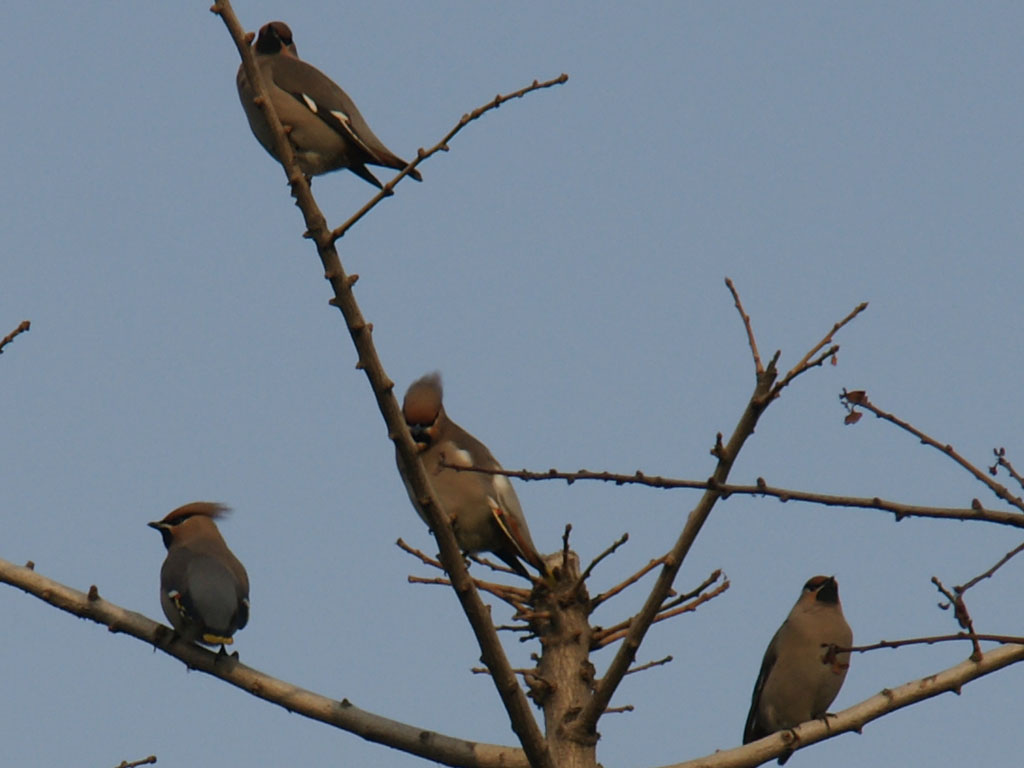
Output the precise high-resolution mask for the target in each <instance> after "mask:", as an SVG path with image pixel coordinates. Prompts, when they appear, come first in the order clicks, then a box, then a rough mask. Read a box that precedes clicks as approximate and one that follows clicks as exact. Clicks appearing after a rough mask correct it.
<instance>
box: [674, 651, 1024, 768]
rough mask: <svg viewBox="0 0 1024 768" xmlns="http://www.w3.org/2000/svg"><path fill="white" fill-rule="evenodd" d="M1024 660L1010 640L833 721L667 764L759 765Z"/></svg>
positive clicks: (703, 767)
mask: <svg viewBox="0 0 1024 768" xmlns="http://www.w3.org/2000/svg"><path fill="white" fill-rule="evenodd" d="M1020 661H1024V645H1005V646H1003V647H1001V648H995V649H993V650H991V651H989V652H988V653H986V654H984V656H983V657H982V658H981V660H980V661H977V662H975V661H971V660H970V659H968V660H967V661H964V662H961V663H960V664H957V665H956V666H955V667H950V668H949V669H945V670H943V671H941V672H938V673H936V674H934V675H928V676H927V677H923V678H921V679H920V680H912V681H911V682H909V683H905V684H904V685H901V686H899V687H898V688H893V689H888V688H887V689H885V690H883V691H882V692H881V693H879V694H876V695H875V696H872V697H871V698H870V699H865V700H864V701H862V702H860V703H859V704H855V705H854V706H852V707H850V708H849V709H845V710H843V711H842V712H839V713H838V714H835V715H830V716H829V717H828V721H827V722H826V721H824V720H812V721H810V722H807V723H804V724H803V725H799V726H797V727H796V728H794V729H793V730H792V731H779V732H778V733H774V734H772V735H771V736H766V737H765V738H763V739H760V740H759V741H755V742H752V743H750V744H746V745H744V746H742V747H737V748H735V749H726V750H722V751H720V752H715V753H714V754H712V755H707V756H706V757H700V758H697V759H696V760H688V761H686V762H684V763H674V764H673V765H670V766H665V767H664V768H753V766H756V765H761V764H762V763H764V762H767V761H768V760H771V759H772V758H773V757H778V756H779V755H781V754H783V753H784V752H788V751H791V750H793V749H800V748H803V747H806V746H809V745H811V744H815V743H817V742H819V741H824V740H825V739H829V738H833V737H835V736H838V735H839V734H841V733H848V732H850V731H854V732H857V733H860V731H861V730H862V729H863V728H864V726H865V725H867V724H868V723H870V722H871V721H872V720H877V719H878V718H880V717H882V716H884V715H887V714H889V713H890V712H895V711H896V710H897V709H902V708H903V707H906V706H909V705H911V704H916V703H917V702H919V701H924V700H925V699H930V698H932V697H933V696H938V695H939V694H940V693H946V692H947V691H953V692H954V693H959V692H960V689H961V688H962V687H963V686H964V685H966V684H967V683H969V682H971V681H972V680H976V679H978V678H979V677H984V676H985V675H989V674H992V673H993V672H996V671H998V670H1000V669H1003V668H1004V667H1008V666H1010V665H1011V664H1016V663H1017V662H1020Z"/></svg>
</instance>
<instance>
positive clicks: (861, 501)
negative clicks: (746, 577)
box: [458, 467, 1024, 528]
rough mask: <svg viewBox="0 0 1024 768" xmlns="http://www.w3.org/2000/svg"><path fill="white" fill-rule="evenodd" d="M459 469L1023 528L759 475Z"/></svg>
mask: <svg viewBox="0 0 1024 768" xmlns="http://www.w3.org/2000/svg"><path fill="white" fill-rule="evenodd" d="M458 469H459V470H460V471H463V472H479V473H481V474H488V475H505V476H506V477H515V478H518V479H520V480H525V481H540V480H564V481H565V482H566V483H567V484H569V485H572V484H573V483H575V482H576V481H577V480H596V481H599V482H605V483H615V484H616V485H646V486H648V487H651V488H664V489H675V488H685V489H689V490H698V491H700V490H704V491H706V490H711V489H712V488H715V489H717V490H718V491H720V492H721V494H722V498H723V499H724V498H728V497H729V496H732V495H733V494H739V495H744V496H772V497H774V498H777V499H778V500H779V501H782V502H787V501H801V502H806V503H808V504H821V505H822V506H826V507H851V508H856V509H880V510H882V511H883V512H891V513H893V514H894V515H895V516H896V521H897V522H899V521H900V520H902V519H903V518H906V517H930V518H938V519H943V520H972V521H977V522H985V523H996V524H998V525H1009V526H1012V527H1014V528H1024V515H1022V514H1021V513H1020V512H1008V511H1002V510H996V509H985V508H983V507H982V506H981V504H980V503H979V504H974V505H973V506H971V507H928V506H923V505H920V504H904V503H902V502H898V501H890V500H887V499H882V498H879V497H878V496H871V497H867V496H839V495H836V494H831V493H815V492H813V491H801V490H797V489H795V488H780V487H778V486H772V485H768V484H767V483H766V482H765V481H764V479H763V478H760V477H759V478H758V479H757V484H756V485H733V484H730V483H721V484H716V483H714V482H713V481H710V480H681V479H675V478H671V477H663V476H661V475H648V474H645V473H644V472H641V471H640V470H637V471H636V472H633V473H631V474H625V473H618V472H606V471H595V470H590V469H580V470H577V471H575V472H563V471H561V470H558V469H548V470H545V471H542V472H539V471H534V470H528V469H490V468H486V467H458Z"/></svg>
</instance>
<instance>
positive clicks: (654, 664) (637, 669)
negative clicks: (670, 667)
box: [626, 656, 673, 675]
mask: <svg viewBox="0 0 1024 768" xmlns="http://www.w3.org/2000/svg"><path fill="white" fill-rule="evenodd" d="M672 661H673V658H672V656H666V657H665V658H663V659H657V660H656V661H648V662H647V663H646V664H641V665H639V666H637V667H631V668H630V670H629V671H628V672H627V673H626V674H627V675H632V674H635V673H636V672H646V671H647V670H648V669H653V668H654V667H660V666H663V665H665V664H670V663H671V662H672Z"/></svg>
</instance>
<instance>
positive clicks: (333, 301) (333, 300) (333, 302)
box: [327, 296, 338, 307]
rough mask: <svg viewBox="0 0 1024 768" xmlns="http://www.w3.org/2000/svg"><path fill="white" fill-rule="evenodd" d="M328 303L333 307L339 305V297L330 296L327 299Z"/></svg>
mask: <svg viewBox="0 0 1024 768" xmlns="http://www.w3.org/2000/svg"><path fill="white" fill-rule="evenodd" d="M327 303H328V304H330V305H331V306H332V307H337V306H338V299H337V298H336V297H334V296H332V297H331V298H329V299H328V300H327Z"/></svg>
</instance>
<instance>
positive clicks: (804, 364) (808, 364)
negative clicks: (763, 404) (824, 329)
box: [771, 301, 868, 400]
mask: <svg viewBox="0 0 1024 768" xmlns="http://www.w3.org/2000/svg"><path fill="white" fill-rule="evenodd" d="M867 308H868V303H867V302H866V301H864V302H861V303H860V304H858V305H857V306H856V307H854V309H853V311H851V312H850V314H848V315H847V316H846V317H844V318H843V319H842V320H840V321H839V322H838V323H836V324H835V325H833V326H832V330H831V331H829V332H828V333H826V334H825V336H824V337H823V338H822V339H821V341H819V342H818V343H817V344H815V345H814V346H813V347H811V348H810V350H808V352H807V354H806V355H804V356H803V358H802V359H801V360H800V362H799V363H797V364H796V365H794V366H793V368H792V369H791V370H790V372H789V373H787V374H786V375H785V376H783V377H782V379H781V380H780V381H779V382H778V383H777V384H776V385H775V386H774V387H773V388H772V394H771V397H772V399H773V400H774V399H775V398H776V397H778V396H779V395H780V394H781V393H782V390H783V389H785V388H786V387H788V386H789V384H790V382H792V381H793V379H795V378H796V377H797V376H799V375H801V374H802V373H806V372H807V371H809V370H810V369H811V368H816V367H817V366H819V365H821V364H822V363H824V362H825V361H826V360H828V359H829V358H830V357H834V356H835V354H836V352H838V351H839V347H838V346H832V347H830V348H829V349H827V350H825V351H824V352H823V353H822V354H820V355H818V353H819V352H820V351H821V349H822V348H823V347H824V346H825V345H826V344H831V343H832V339H833V338H835V335H836V334H837V333H839V331H840V329H841V328H843V326H845V325H848V324H849V323H850V322H852V321H853V319H854V318H855V317H857V315H859V314H860V313H861V312H863V311H864V310H865V309H867ZM815 355H818V357H815Z"/></svg>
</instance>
